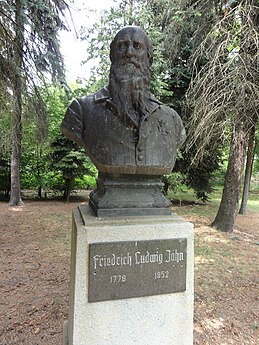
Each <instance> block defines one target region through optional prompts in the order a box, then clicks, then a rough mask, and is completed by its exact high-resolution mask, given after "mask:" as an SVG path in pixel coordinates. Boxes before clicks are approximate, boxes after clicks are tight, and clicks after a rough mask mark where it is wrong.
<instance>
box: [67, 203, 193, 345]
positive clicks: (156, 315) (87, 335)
mask: <svg viewBox="0 0 259 345" xmlns="http://www.w3.org/2000/svg"><path fill="white" fill-rule="evenodd" d="M79 208H80V210H77V211H75V212H74V216H73V217H74V221H73V224H74V225H73V234H72V239H73V240H72V258H71V259H72V260H71V291H70V307H69V322H68V339H69V345H93V344H94V345H121V344H123V345H132V344H134V345H143V344H149V345H161V344H163V345H172V344H177V345H192V344H193V338H192V333H193V227H192V224H190V223H187V222H185V221H184V220H183V219H182V218H180V217H177V216H147V217H129V218H126V217H120V218H118V219H112V218H97V217H93V215H92V213H91V210H90V208H89V207H86V206H80V207H79ZM181 239H186V241H187V248H186V289H185V291H181V292H172V293H166V294H161V295H152V296H144V297H133V298H122V299H116V300H106V301H100V302H94V303H90V302H89V300H88V296H89V267H90V266H89V265H90V263H89V246H95V245H97V244H99V243H103V244H104V245H105V244H107V245H110V244H113V243H118V242H126V243H128V242H134V241H137V242H138V243H140V242H141V243H142V242H143V241H144V242H145V241H146V242H149V243H151V242H152V241H166V242H164V243H171V242H170V241H171V240H177V241H179V240H180V241H181ZM167 241H169V242H167ZM136 284H137V280H136Z"/></svg>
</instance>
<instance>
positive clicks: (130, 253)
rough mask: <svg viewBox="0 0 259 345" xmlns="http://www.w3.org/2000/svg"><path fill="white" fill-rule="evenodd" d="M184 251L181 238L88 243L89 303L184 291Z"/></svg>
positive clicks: (184, 244) (184, 245) (185, 246)
mask: <svg viewBox="0 0 259 345" xmlns="http://www.w3.org/2000/svg"><path fill="white" fill-rule="evenodd" d="M186 250H187V240H186V239H184V238H180V239H165V240H150V241H130V242H114V243H94V244H90V245H89V277H88V300H89V302H98V301H106V300H115V299H125V298H132V297H143V296H151V295H160V294H169V293H175V292H183V291H185V290H186V264H187V258H186Z"/></svg>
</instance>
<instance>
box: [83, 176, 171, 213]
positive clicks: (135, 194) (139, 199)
mask: <svg viewBox="0 0 259 345" xmlns="http://www.w3.org/2000/svg"><path fill="white" fill-rule="evenodd" d="M163 186H164V183H163V182H161V180H160V179H159V178H158V177H157V176H152V175H151V176H149V175H129V174H128V175H126V174H124V175H114V174H102V173H99V176H98V180H97V188H96V190H94V191H93V192H91V194H90V200H89V205H90V207H91V208H92V210H93V211H94V213H95V215H96V216H97V217H117V216H133V215H134V216H142V215H144V216H146V215H169V214H171V202H170V201H169V200H168V199H167V198H166V197H165V195H164V194H163V193H162V188H163Z"/></svg>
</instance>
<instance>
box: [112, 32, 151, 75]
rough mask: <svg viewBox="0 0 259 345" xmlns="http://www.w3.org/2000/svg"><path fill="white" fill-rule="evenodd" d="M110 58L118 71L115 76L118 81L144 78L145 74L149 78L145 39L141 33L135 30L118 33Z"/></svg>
mask: <svg viewBox="0 0 259 345" xmlns="http://www.w3.org/2000/svg"><path fill="white" fill-rule="evenodd" d="M112 57H113V61H112V62H113V63H112V65H113V66H114V67H115V68H117V69H119V70H117V73H116V75H117V76H118V77H119V79H120V80H125V79H126V78H127V77H128V79H131V78H134V77H138V76H139V75H141V76H144V74H145V73H147V74H148V77H149V59H148V53H147V39H146V36H145V34H144V33H143V32H142V31H140V30H137V29H135V28H132V29H131V30H129V29H128V30H125V31H124V30H122V31H120V32H119V33H118V34H117V36H116V38H115V40H114V45H113V52H112ZM119 72H121V76H119V74H120V73H119Z"/></svg>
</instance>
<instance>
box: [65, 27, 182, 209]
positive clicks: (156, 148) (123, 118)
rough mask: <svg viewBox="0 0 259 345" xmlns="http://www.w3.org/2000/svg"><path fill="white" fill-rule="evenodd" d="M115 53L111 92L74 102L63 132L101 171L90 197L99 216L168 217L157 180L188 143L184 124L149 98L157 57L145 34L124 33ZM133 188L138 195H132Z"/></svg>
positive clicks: (126, 30)
mask: <svg viewBox="0 0 259 345" xmlns="http://www.w3.org/2000/svg"><path fill="white" fill-rule="evenodd" d="M110 48H111V49H110V58H111V69H110V76H109V84H108V86H106V87H104V88H103V89H102V90H100V91H98V92H96V93H94V94H92V95H88V96H84V97H81V98H78V99H76V100H74V101H73V102H72V104H71V105H70V107H69V108H68V110H67V112H66V114H65V118H64V120H63V122H62V125H61V129H62V132H63V133H64V134H65V135H66V136H67V137H68V138H70V139H71V140H73V141H75V142H76V143H77V144H79V145H80V146H82V147H84V148H85V150H86V153H87V155H88V156H89V157H90V159H91V160H92V162H93V163H94V164H95V166H96V167H97V169H98V171H99V177H98V185H97V190H96V191H95V192H94V193H92V194H91V195H90V205H91V207H92V208H93V210H94V212H95V214H96V215H97V216H102V215H105V216H117V215H125V214H126V215H139V214H143V215H144V214H168V213H170V203H169V202H168V200H166V198H165V197H163V195H162V192H161V189H162V184H161V182H159V180H158V179H159V176H161V175H164V174H169V173H171V171H172V169H173V167H174V164H175V159H176V151H177V149H178V148H179V147H180V146H181V144H182V143H183V142H184V140H185V130H184V127H183V124H182V121H181V118H180V117H179V115H178V114H177V113H176V111H175V110H173V109H172V108H169V107H168V106H166V105H164V104H162V103H161V102H160V101H159V100H157V99H156V98H155V97H154V96H153V95H152V94H151V92H150V66H151V64H152V60H153V52H152V45H151V42H150V40H149V38H148V37H147V35H146V34H145V32H144V31H143V30H142V29H140V28H139V27H134V26H131V27H126V28H123V29H122V30H120V31H119V32H118V33H117V34H116V36H115V38H114V39H113V41H112V43H111V46H110ZM151 180H153V182H154V183H153V185H152V183H151V182H150V181H151ZM134 183H135V185H136V186H137V187H134ZM130 186H131V187H132V188H133V189H134V188H135V191H136V190H137V188H138V190H139V191H138V192H136V193H134V192H129V191H130V189H131V187H130ZM159 194H160V196H158V195H159ZM140 195H142V197H140ZM125 196H126V197H125ZM146 197H147V200H145V198H146ZM109 200H111V202H109ZM142 201H143V202H142ZM122 209H123V210H122Z"/></svg>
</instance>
